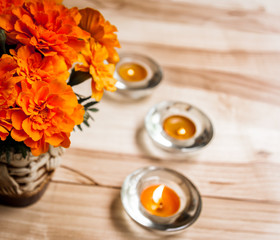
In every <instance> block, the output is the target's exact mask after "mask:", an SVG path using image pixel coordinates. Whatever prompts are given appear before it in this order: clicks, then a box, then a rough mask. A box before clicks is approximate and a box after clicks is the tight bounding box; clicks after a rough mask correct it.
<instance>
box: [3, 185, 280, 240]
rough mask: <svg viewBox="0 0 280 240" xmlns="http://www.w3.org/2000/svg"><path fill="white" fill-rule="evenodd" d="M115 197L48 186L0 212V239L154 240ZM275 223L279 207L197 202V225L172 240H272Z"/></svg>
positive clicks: (97, 190)
mask: <svg viewBox="0 0 280 240" xmlns="http://www.w3.org/2000/svg"><path fill="white" fill-rule="evenodd" d="M119 194H120V193H119V190H116V189H109V188H100V187H94V186H75V185H69V184H57V183H51V185H50V186H49V188H48V190H47V192H46V193H45V195H44V196H43V198H42V199H41V200H40V202H38V203H36V204H34V205H33V206H30V207H27V208H23V209H18V208H8V207H3V206H0V212H1V214H0V224H1V231H0V238H1V239H7V240H12V239H19V236H20V239H23V240H25V239H26V240H27V239H85V240H86V239H114V240H119V239H129V240H130V239H143V240H145V239H159V237H160V236H158V235H155V234H153V233H152V232H149V231H146V230H145V229H143V228H142V227H140V226H139V225H137V224H136V223H135V222H133V221H132V220H131V219H130V218H129V217H128V216H127V215H126V214H125V213H124V210H123V208H122V205H121V202H120V196H119ZM279 223H280V205H279V204H276V205H275V204H267V203H258V202H242V201H236V200H225V199H213V198H203V210H202V214H201V216H200V218H199V219H198V221H197V222H196V223H195V224H194V225H193V226H191V227H190V228H189V229H188V230H187V231H184V232H183V233H181V234H179V235H174V236H172V239H178V240H180V239H182V240H183V239H194V240H204V239H206V238H209V239H214V238H215V239H217V240H219V239H223V240H224V239H228V240H236V239H245V240H246V239H255V240H258V239H260V240H263V239H266V240H267V239H271V240H272V239H275V240H276V239H278V238H279V234H280V229H279ZM160 238H161V239H165V238H164V237H162V236H161V237H160ZM168 239H170V238H168Z"/></svg>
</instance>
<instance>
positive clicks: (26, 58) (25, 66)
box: [10, 46, 69, 84]
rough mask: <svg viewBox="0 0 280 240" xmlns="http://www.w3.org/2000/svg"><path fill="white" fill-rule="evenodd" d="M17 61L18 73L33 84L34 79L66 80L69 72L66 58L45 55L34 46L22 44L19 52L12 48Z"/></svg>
mask: <svg viewBox="0 0 280 240" xmlns="http://www.w3.org/2000/svg"><path fill="white" fill-rule="evenodd" d="M10 52H11V54H12V55H13V57H14V59H15V60H16V62H17V65H18V68H17V74H18V75H19V76H23V77H25V79H26V81H27V82H28V83H30V84H32V83H33V82H34V81H44V82H51V81H54V80H59V81H62V82H66V80H67V78H68V77H69V72H68V68H67V65H66V63H65V61H64V58H63V57H61V56H58V55H55V56H47V57H43V56H42V55H41V54H40V53H38V52H36V51H35V48H34V47H32V46H22V47H20V48H19V49H18V51H17V52H15V51H14V50H10Z"/></svg>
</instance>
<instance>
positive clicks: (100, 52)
mask: <svg viewBox="0 0 280 240" xmlns="http://www.w3.org/2000/svg"><path fill="white" fill-rule="evenodd" d="M107 57H108V52H107V50H106V49H105V47H103V46H101V45H100V44H99V43H96V42H95V41H94V39H93V38H91V39H90V41H89V42H88V43H87V47H86V48H85V49H84V50H83V51H82V52H81V54H80V55H79V62H81V63H82V65H80V64H78V65H76V66H75V70H76V71H82V72H89V73H90V75H91V76H92V81H91V89H92V98H95V100H96V101H100V100H101V98H102V96H103V92H104V89H105V90H108V91H115V90H116V87H115V83H116V82H117V80H116V79H114V77H113V75H114V70H115V65H114V64H105V63H104V60H105V59H107Z"/></svg>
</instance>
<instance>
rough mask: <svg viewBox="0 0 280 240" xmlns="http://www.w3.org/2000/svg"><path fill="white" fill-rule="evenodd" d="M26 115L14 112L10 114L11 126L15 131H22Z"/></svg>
mask: <svg viewBox="0 0 280 240" xmlns="http://www.w3.org/2000/svg"><path fill="white" fill-rule="evenodd" d="M25 118H26V115H25V113H24V112H22V111H14V112H13V113H12V125H13V127H14V128H15V129H16V130H21V129H22V122H23V121H24V120H25Z"/></svg>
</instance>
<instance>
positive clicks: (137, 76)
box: [118, 62, 148, 82]
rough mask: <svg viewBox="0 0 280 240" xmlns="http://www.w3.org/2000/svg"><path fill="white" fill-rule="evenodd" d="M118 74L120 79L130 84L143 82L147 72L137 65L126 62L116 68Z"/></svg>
mask: <svg viewBox="0 0 280 240" xmlns="http://www.w3.org/2000/svg"><path fill="white" fill-rule="evenodd" d="M118 73H119V75H120V77H121V78H122V79H124V80H125V81H130V82H138V81H142V80H144V79H145V78H146V77H147V75H148V72H147V70H146V68H145V67H144V66H142V65H140V64H137V63H130V62H126V63H124V64H122V65H120V66H119V67H118Z"/></svg>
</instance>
